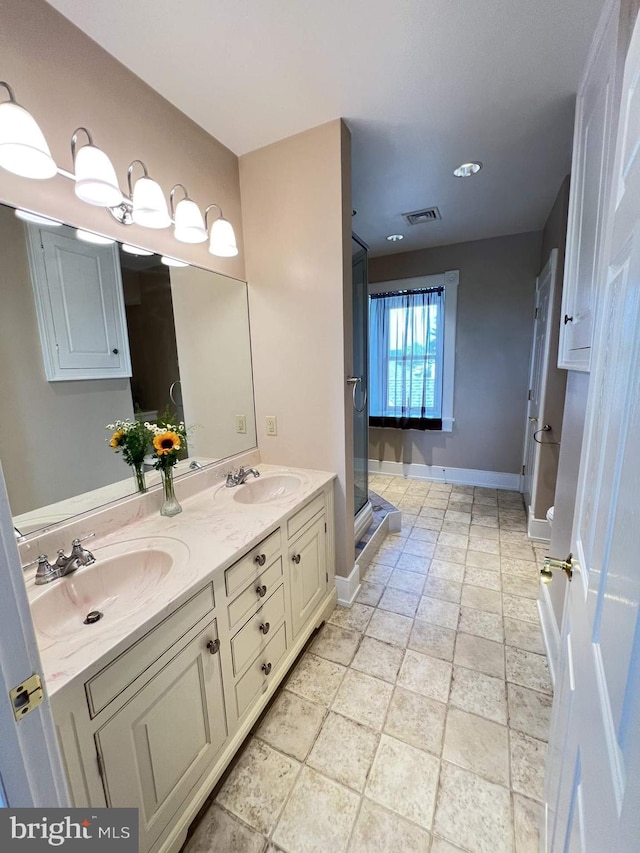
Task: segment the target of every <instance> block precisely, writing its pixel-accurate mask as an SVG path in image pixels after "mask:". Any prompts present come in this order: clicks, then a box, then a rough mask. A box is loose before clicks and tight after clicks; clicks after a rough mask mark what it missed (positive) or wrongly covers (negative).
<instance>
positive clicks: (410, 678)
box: [398, 649, 451, 702]
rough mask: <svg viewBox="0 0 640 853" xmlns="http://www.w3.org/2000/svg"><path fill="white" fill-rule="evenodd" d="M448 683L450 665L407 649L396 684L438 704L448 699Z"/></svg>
mask: <svg viewBox="0 0 640 853" xmlns="http://www.w3.org/2000/svg"><path fill="white" fill-rule="evenodd" d="M450 683H451V664H450V663H448V662H447V661H444V660H442V659H441V658H432V657H430V656H429V655H423V654H420V652H414V651H413V649H407V651H406V654H405V656H404V661H403V663H402V666H401V668H400V673H399V675H398V684H399V685H400V686H401V687H406V688H407V690H413V692H414V693H420V694H421V695H422V696H428V697H429V698H431V699H436V700H437V701H438V702H446V701H447V700H448V698H449V685H450Z"/></svg>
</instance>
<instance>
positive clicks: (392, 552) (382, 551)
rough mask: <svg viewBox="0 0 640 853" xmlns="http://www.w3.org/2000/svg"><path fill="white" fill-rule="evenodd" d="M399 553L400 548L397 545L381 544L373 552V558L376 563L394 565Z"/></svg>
mask: <svg viewBox="0 0 640 853" xmlns="http://www.w3.org/2000/svg"><path fill="white" fill-rule="evenodd" d="M401 554H402V549H401V548H399V547H397V546H391V545H381V546H380V548H378V550H377V551H376V553H375V558H376V562H377V563H382V564H383V565H384V566H395V565H396V563H397V562H398V558H399V557H400V555H401Z"/></svg>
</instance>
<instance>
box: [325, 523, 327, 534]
mask: <svg viewBox="0 0 640 853" xmlns="http://www.w3.org/2000/svg"><path fill="white" fill-rule="evenodd" d="M324 532H325V533H326V532H327V522H326V521H325V523H324Z"/></svg>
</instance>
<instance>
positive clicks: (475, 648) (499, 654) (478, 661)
mask: <svg viewBox="0 0 640 853" xmlns="http://www.w3.org/2000/svg"><path fill="white" fill-rule="evenodd" d="M453 662H454V663H455V664H456V666H466V667H467V669H476V670H478V672H484V673H485V675H493V676H494V677H495V678H502V679H504V646H503V644H502V643H496V642H494V641H493V640H485V639H484V638H483V637H474V636H472V635H471V634H463V633H461V632H458V636H457V639H456V651H455V655H454V658H453Z"/></svg>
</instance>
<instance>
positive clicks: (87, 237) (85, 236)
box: [76, 228, 116, 246]
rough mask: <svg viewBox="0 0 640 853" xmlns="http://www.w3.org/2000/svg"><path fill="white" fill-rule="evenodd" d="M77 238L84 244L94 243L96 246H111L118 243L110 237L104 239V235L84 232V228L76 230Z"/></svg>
mask: <svg viewBox="0 0 640 853" xmlns="http://www.w3.org/2000/svg"><path fill="white" fill-rule="evenodd" d="M76 237H77V238H78V240H82V241H83V242H84V243H93V245H94V246H110V245H111V244H112V243H115V242H116V241H115V240H112V239H111V238H110V237H103V236H102V234H94V233H93V231H83V230H82V228H76Z"/></svg>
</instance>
